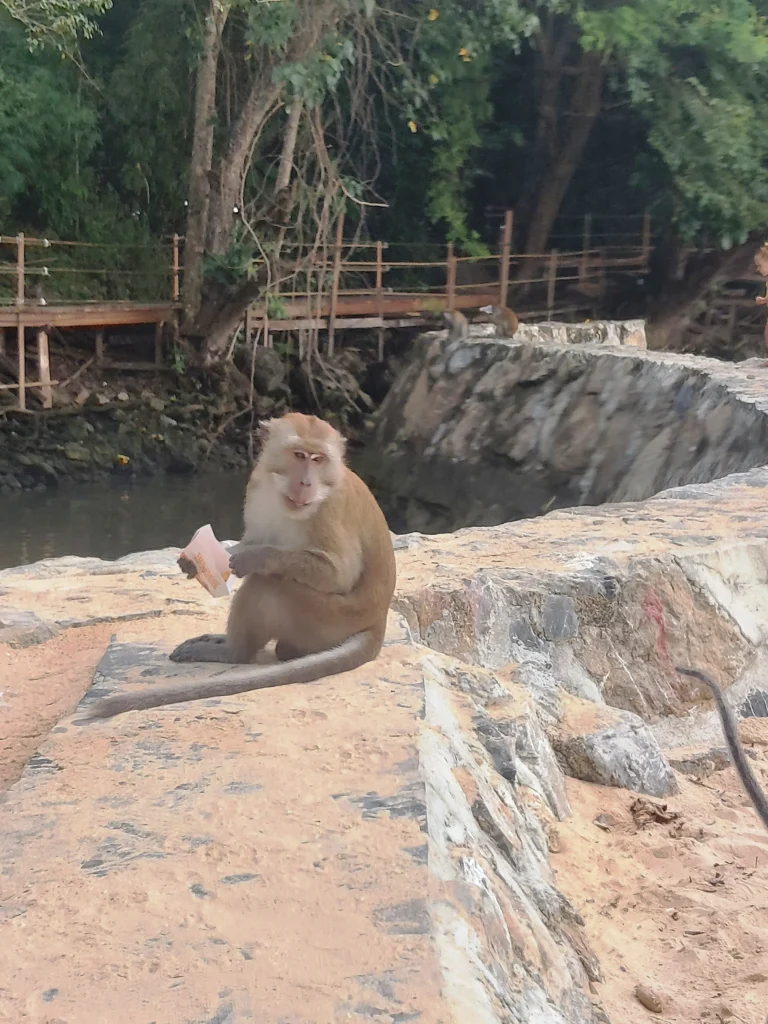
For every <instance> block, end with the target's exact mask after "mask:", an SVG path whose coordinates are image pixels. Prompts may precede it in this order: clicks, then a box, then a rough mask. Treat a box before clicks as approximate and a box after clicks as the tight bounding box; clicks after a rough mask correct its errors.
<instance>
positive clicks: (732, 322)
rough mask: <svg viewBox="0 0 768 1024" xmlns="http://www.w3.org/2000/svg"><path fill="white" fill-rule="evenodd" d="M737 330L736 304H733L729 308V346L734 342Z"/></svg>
mask: <svg viewBox="0 0 768 1024" xmlns="http://www.w3.org/2000/svg"><path fill="white" fill-rule="evenodd" d="M735 331H736V306H735V305H733V306H731V307H730V308H729V309H728V327H727V335H726V336H727V339H728V344H729V346H730V345H732V344H733V335H734V333H735Z"/></svg>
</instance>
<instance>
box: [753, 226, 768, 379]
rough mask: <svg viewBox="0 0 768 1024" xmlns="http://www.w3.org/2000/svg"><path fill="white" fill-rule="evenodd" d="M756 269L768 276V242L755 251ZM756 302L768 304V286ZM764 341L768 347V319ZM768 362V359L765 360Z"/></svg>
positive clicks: (765, 276) (757, 297)
mask: <svg viewBox="0 0 768 1024" xmlns="http://www.w3.org/2000/svg"><path fill="white" fill-rule="evenodd" d="M755 269H756V270H757V272H758V274H759V275H760V276H761V277H764V278H768V242H763V244H762V245H761V246H760V248H759V249H758V250H757V252H756V253H755ZM755 302H756V304H757V305H758V306H768V287H766V291H765V294H764V295H757V296H756V297H755ZM763 341H764V342H765V347H766V348H767V349H768V321H766V324H765V328H764V329H763ZM765 362H766V364H768V360H765Z"/></svg>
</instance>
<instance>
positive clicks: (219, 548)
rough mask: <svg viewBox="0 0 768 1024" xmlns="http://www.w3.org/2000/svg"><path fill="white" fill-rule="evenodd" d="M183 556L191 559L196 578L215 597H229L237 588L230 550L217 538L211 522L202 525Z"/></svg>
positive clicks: (183, 552) (182, 553)
mask: <svg viewBox="0 0 768 1024" xmlns="http://www.w3.org/2000/svg"><path fill="white" fill-rule="evenodd" d="M181 558H185V559H187V560H188V561H190V562H191V563H192V564H193V565H194V567H195V569H196V570H197V573H196V575H195V579H196V580H197V581H198V583H200V584H201V585H202V586H203V587H205V589H206V590H207V591H208V593H209V594H211V595H212V596H213V597H227V596H228V595H229V594H231V593H232V591H233V590H234V588H235V578H234V576H233V575H232V572H231V570H230V568H229V552H228V551H227V549H226V548H225V547H224V545H223V544H222V543H221V542H220V541H218V540H217V539H216V535H215V534H214V532H213V530H212V529H211V525H210V523H206V524H205V526H201V527H200V529H199V530H198V531H197V533H196V534H195V535H194V537H193V538H192V540H191V541H190V542H189V544H187V546H186V547H185V548H184V550H183V551H182V552H181Z"/></svg>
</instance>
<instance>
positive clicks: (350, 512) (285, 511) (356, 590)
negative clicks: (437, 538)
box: [85, 413, 395, 719]
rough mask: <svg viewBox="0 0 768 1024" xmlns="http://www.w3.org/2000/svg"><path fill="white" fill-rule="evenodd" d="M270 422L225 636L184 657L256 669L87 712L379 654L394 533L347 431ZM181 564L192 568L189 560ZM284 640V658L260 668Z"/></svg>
mask: <svg viewBox="0 0 768 1024" xmlns="http://www.w3.org/2000/svg"><path fill="white" fill-rule="evenodd" d="M262 426H263V433H264V445H263V449H262V452H261V455H260V456H259V459H258V461H257V463H256V466H255V467H254V470H253V472H252V473H251V477H250V480H249V482H248V488H247V491H246V496H245V508H244V513H243V518H244V525H245V529H244V533H243V539H242V540H241V541H240V543H239V544H236V545H235V546H234V547H233V548H231V549H230V551H231V553H230V568H231V569H232V572H233V573H234V574H235V575H237V576H244V577H245V580H244V581H243V583H242V584H241V585H240V587H239V589H238V590H237V591H236V592H235V594H234V596H233V598H232V604H231V607H230V611H229V618H228V621H227V632H226V635H211V634H209V635H205V636H199V637H195V638H193V639H191V640H186V641H185V642H184V643H182V644H180V645H179V646H178V647H177V648H176V649H175V650H174V651H173V652H172V654H171V655H170V657H171V659H172V660H173V661H176V662H193V661H198V662H199V661H213V662H225V663H228V664H239V665H248V666H250V667H249V668H244V669H233V670H229V671H225V672H223V673H221V674H220V675H216V676H213V677H212V678H210V679H206V680H205V681H204V682H196V683H192V684H183V683H181V684H176V683H174V684H171V685H168V686H160V685H157V686H152V687H147V688H146V689H143V690H141V691H139V692H138V693H134V694H128V693H126V694H118V695H116V696H114V697H107V698H105V699H104V700H101V701H97V702H95V703H94V704H93V705H92V707H91V708H90V709H89V711H88V712H87V714H86V716H85V717H86V718H87V719H94V718H110V717H111V716H112V715H118V714H121V713H122V712H124V711H133V710H138V709H144V708H154V707H159V706H160V705H164V704H176V703H179V702H181V701H188V700H201V699H203V698H210V697H223V696H226V695H229V694H235V693H244V692H246V691H248V690H258V689H262V688H266V687H271V686H284V685H287V684H289V683H309V682H312V681H314V680H316V679H322V678H323V677H325V676H329V675H334V674H336V673H337V672H347V671H349V670H350V669H353V668H357V667H358V666H360V665H364V664H365V663H366V662H369V661H373V659H374V658H376V657H377V655H378V654H379V651H380V650H381V646H382V644H383V642H384V634H385V631H386V625H387V611H388V609H389V604H390V601H391V599H392V594H393V593H394V589H395V554H394V549H393V547H392V537H391V535H390V532H389V528H388V526H387V522H386V520H385V518H384V515H383V513H382V511H381V509H380V508H379V506H378V504H377V502H376V499H375V498H374V497H373V495H372V494H371V492H370V491H369V489H368V487H367V486H366V485H365V484H364V483H363V481H362V480H361V479H360V477H359V476H357V475H356V474H355V473H353V472H352V470H351V469H349V468H348V467H347V466H346V464H345V462H344V438H343V437H342V436H341V434H339V432H338V431H337V430H335V429H334V428H333V427H332V426H331V425H330V423H326V422H324V421H323V420H320V419H317V418H316V417H315V416H304V415H302V414H301V413H289V414H288V415H286V416H283V417H281V418H280V419H273V420H269V421H268V422H266V423H265V424H263V425H262ZM182 570H183V571H184V566H182ZM271 640H276V641H277V644H276V648H275V654H276V657H277V659H278V661H279V662H283V664H278V665H262V666H255V665H254V662H255V661H256V659H257V656H258V655H259V653H260V652H261V651H262V649H263V648H264V646H265V645H266V644H267V643H268V642H269V641H271Z"/></svg>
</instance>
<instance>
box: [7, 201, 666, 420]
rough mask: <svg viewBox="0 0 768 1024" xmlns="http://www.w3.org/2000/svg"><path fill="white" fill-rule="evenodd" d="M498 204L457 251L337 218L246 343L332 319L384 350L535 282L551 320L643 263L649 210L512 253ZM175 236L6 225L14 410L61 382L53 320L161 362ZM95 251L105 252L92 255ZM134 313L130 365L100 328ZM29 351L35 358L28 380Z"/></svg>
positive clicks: (249, 320)
mask: <svg viewBox="0 0 768 1024" xmlns="http://www.w3.org/2000/svg"><path fill="white" fill-rule="evenodd" d="M498 216H499V219H500V221H501V229H500V238H499V244H498V246H497V247H496V251H495V252H493V254H492V255H491V256H488V257H475V256H466V255H461V254H459V253H458V252H457V251H456V249H455V248H454V246H453V244H451V243H449V244H448V245H447V246H446V247H445V248H444V249H443V250H442V252H439V251H438V252H436V253H435V255H436V256H439V258H435V259H413V258H411V259H408V258H402V259H398V258H395V257H396V255H397V251H398V249H407V248H409V247H408V246H406V245H404V244H402V243H394V244H392V245H388V244H387V243H384V242H380V241H377V242H354V243H348V242H344V240H343V219H342V220H340V222H339V223H338V225H337V228H338V230H337V234H336V239H335V243H334V244H333V245H331V246H329V247H328V250H327V251H322V250H320V251H318V252H314V253H311V254H306V253H305V254H303V258H302V259H301V261H300V266H301V275H302V280H303V281H306V282H307V287H306V288H305V290H303V291H290V290H281V291H280V292H279V294H275V295H272V296H271V297H270V303H269V308H270V310H271V315H268V313H267V309H266V307H265V306H264V305H261V306H259V305H255V306H253V307H251V308H250V309H249V310H248V311H247V312H246V314H245V317H244V320H243V322H242V324H241V326H240V328H239V332H238V333H242V332H244V338H245V341H246V343H248V344H259V343H261V344H263V345H266V346H268V347H271V345H272V342H273V336H274V334H275V333H276V332H281V331H292V332H296V333H297V335H298V339H299V351H300V352H301V353H303V352H305V351H306V350H307V347H308V346H309V347H312V346H317V345H318V334H319V332H320V331H323V332H327V342H326V352H327V353H328V354H329V355H332V354H333V351H334V346H335V343H336V332H337V331H340V330H350V329H375V330H376V331H377V334H378V348H379V356H380V357H382V356H383V345H384V330H385V328H397V327H405V326H415V325H420V324H424V323H425V322H427V323H428V322H431V321H433V320H434V318H435V316H436V315H437V314H438V313H439V312H440V311H442V310H443V309H462V310H467V309H477V308H478V307H480V306H484V305H488V304H491V303H501V304H503V305H506V304H507V296H508V294H509V292H510V291H511V290H512V291H514V290H516V289H518V288H521V287H523V286H533V287H534V288H536V289H538V294H539V303H540V306H541V308H540V309H529V310H525V311H523V318H524V319H537V318H540V317H541V316H547V317H549V318H551V317H552V316H553V315H554V314H556V313H560V314H561V315H562V314H564V313H566V311H568V312H577V311H578V310H579V309H583V308H588V306H589V305H590V304H591V302H592V301H594V298H596V297H598V296H599V295H600V294H601V291H602V289H603V288H604V285H605V282H606V279H607V278H608V277H609V276H610V275H613V274H617V273H622V274H628V275H641V274H644V273H646V272H647V269H648V261H649V257H650V252H651V224H650V218H649V216H648V215H647V214H646V215H644V216H641V217H634V218H621V219H620V220H618V219H616V218H611V219H610V221H614V222H618V228H614V229H613V230H612V229H611V225H610V224H609V226H608V227H605V226H601V225H600V224H598V223H597V218H593V217H592V216H591V215H587V216H586V217H584V218H583V219H582V220H580V221H579V222H578V223H577V224H576V225H575V227H574V230H572V231H570V232H564V233H562V234H561V235H560V238H562V239H563V240H564V241H567V242H569V243H570V246H571V247H569V248H564V249H552V250H551V251H550V252H547V253H542V254H538V255H536V254H534V255H522V254H519V253H514V252H513V250H512V225H513V217H512V212H511V211H500V212H499V214H498ZM608 220H609V219H607V218H606V219H604V221H605V222H608ZM555 237H556V238H557V236H555ZM182 241H183V240H182V239H181V237H180V236H179V235H174V236H173V238H172V239H171V240H170V241H169V242H168V243H166V244H157V245H155V246H112V245H100V244H99V243H77V242H65V241H60V240H50V239H45V238H30V237H28V236H27V237H25V236H24V235H15V236H3V235H0V373H2V374H3V375H4V376H5V377H6V378H8V377H11V378H12V382H11V383H1V382H0V393H2V392H3V391H15V392H17V396H18V399H17V408H18V410H20V411H24V410H26V408H27V398H28V392H29V391H30V390H31V391H32V396H33V397H34V398H36V399H37V400H38V401H39V404H41V405H42V406H43V408H50V407H51V406H52V404H53V389H54V388H55V387H56V386H57V385H58V384H59V382H58V381H56V380H53V379H52V378H51V373H50V358H49V336H50V334H51V332H52V331H58V332H61V331H65V330H78V331H81V332H82V331H86V332H93V333H94V354H93V357H92V358H93V359H94V361H95V363H96V365H97V366H100V367H103V368H111V369H125V370H157V369H158V368H160V367H161V366H162V355H163V352H162V342H163V328H164V325H166V324H175V321H176V318H177V315H178V311H179V308H180V304H179V296H180V280H181V264H180V255H179V253H180V245H181V243H182ZM574 243H578V244H576V245H574ZM414 248H417V249H418V250H420V251H419V255H421V254H422V253H424V252H427V251H428V250H429V249H430V248H431V249H433V250H434V249H435V248H436V247H434V246H431V247H430V246H429V245H427V244H425V245H423V246H411V247H410V249H411V252H413V249H414ZM103 254H106V259H108V260H109V262H108V263H107V262H106V261H105V256H104V255H103ZM406 255H407V254H406ZM99 258H101V259H102V261H103V262H101V263H98V264H97V265H90V264H93V263H95V262H96V261H97V260H98V259H99ZM137 264H138V269H137ZM526 267H530V268H531V269H530V274H526ZM573 286H575V287H576V289H577V290H579V291H581V294H582V300H583V301H582V302H581V304H580V305H579V304H578V303H577V304H574V300H573V298H572V297H571V298H570V299H569V298H568V297H567V296H566V297H565V299H564V298H563V292H564V290H565V289H568V288H569V287H571V288H572V287H573ZM94 295H95V296H97V297H92V296H94ZM587 295H591V296H592V297H593V298H592V299H588V298H586V296H587ZM139 325H150V326H151V325H154V328H155V330H154V335H153V338H154V352H153V358H152V359H150V360H147V361H142V362H131V363H126V362H122V363H121V362H118V361H115V360H114V359H110V358H109V352H108V335H107V332H108V331H110V329H111V331H112V332H113V333H117V332H119V331H120V330H121V329H124V328H131V327H136V326H139ZM30 343H32V345H34V349H33V350H32V351H30V348H31V345H30ZM30 363H31V364H32V365H33V366H34V367H35V369H36V374H35V376H34V377H33V378H32V379H30V377H29V373H28V369H29V364H30Z"/></svg>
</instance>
